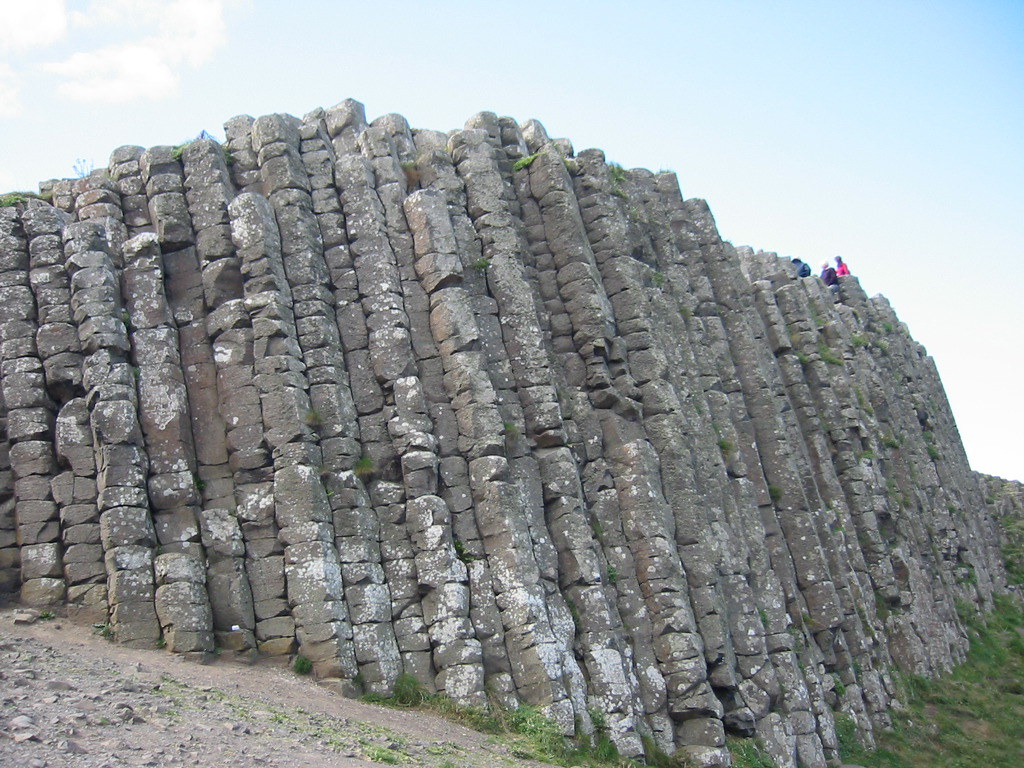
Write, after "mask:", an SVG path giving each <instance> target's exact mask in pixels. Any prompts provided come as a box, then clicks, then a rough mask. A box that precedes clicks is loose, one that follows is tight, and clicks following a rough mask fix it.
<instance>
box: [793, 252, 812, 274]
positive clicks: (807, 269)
mask: <svg viewBox="0 0 1024 768" xmlns="http://www.w3.org/2000/svg"><path fill="white" fill-rule="evenodd" d="M793 269H795V270H796V276H797V277H810V276H811V265H810V264H808V263H807V262H805V261H803V260H801V259H798V258H796V257H795V256H794V257H793Z"/></svg>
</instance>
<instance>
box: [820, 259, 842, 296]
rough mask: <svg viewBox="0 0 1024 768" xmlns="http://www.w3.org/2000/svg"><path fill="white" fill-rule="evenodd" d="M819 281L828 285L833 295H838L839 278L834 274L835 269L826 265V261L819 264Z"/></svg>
mask: <svg viewBox="0 0 1024 768" xmlns="http://www.w3.org/2000/svg"><path fill="white" fill-rule="evenodd" d="M821 282H823V283H824V284H825V285H827V286H828V289H829V290H830V291H831V292H832V295H833V296H838V295H839V278H838V277H837V276H836V271H835V270H834V269H832V267H830V266H829V265H828V262H827V261H826V262H825V263H824V264H822V265H821Z"/></svg>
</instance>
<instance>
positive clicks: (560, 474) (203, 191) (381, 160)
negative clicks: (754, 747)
mask: <svg viewBox="0 0 1024 768" xmlns="http://www.w3.org/2000/svg"><path fill="white" fill-rule="evenodd" d="M225 127H226V132H227V143H226V144H225V145H224V146H223V147H222V146H220V145H218V144H216V143H215V142H213V141H211V140H209V139H199V140H196V141H193V142H191V143H189V144H187V145H185V146H184V147H180V148H172V147H153V148H150V149H145V150H144V149H143V148H141V147H121V148H119V149H117V150H115V151H114V153H113V155H112V156H111V161H110V165H109V167H108V169H107V170H106V171H101V172H97V173H94V174H92V175H91V176H89V177H86V178H84V179H79V180H75V181H57V182H53V183H48V184H47V185H44V186H45V187H46V188H47V189H48V190H49V191H50V192H52V195H53V197H52V199H53V206H50V205H48V204H46V203H43V202H41V201H29V202H28V203H26V204H21V205H19V206H18V207H9V208H4V209H0V366H2V369H0V372H2V386H0V393H2V398H3V400H2V410H0V413H2V416H3V419H2V420H0V437H2V443H0V583H2V586H3V588H4V589H6V590H7V591H12V592H13V591H18V592H19V593H20V600H21V601H22V602H23V603H26V604H30V605H35V606H45V605H49V606H54V605H63V606H66V610H67V611H68V612H70V613H77V614H80V615H83V616H85V617H88V618H89V619H90V620H92V621H99V622H109V625H110V628H111V630H112V632H113V634H114V636H115V638H117V639H118V640H120V641H122V642H125V643H132V644H138V645H143V646H156V645H158V644H161V643H165V644H166V647H167V648H168V650H171V651H176V652H207V651H211V650H213V649H214V648H215V647H216V646H220V647H224V648H230V649H233V650H236V651H242V652H245V651H251V652H253V653H255V652H259V653H264V654H293V653H298V654H301V655H302V656H304V657H305V658H307V659H309V660H310V661H312V662H313V664H314V667H315V670H316V672H317V674H318V675H319V676H321V677H328V678H342V679H344V680H351V681H354V684H355V685H358V686H361V687H362V688H363V689H364V690H368V691H373V692H378V693H385V694H386V693H388V692H390V691H391V690H392V687H393V686H394V684H395V681H396V679H397V678H398V677H399V675H402V674H410V675H413V676H414V677H415V678H416V679H417V680H419V681H420V683H421V684H422V685H423V686H424V688H426V689H427V690H430V691H437V692H440V693H443V694H445V695H447V696H449V697H451V698H452V699H454V700H455V701H456V702H458V703H460V704H464V705H485V704H487V703H488V702H492V703H495V704H500V705H503V706H510V707H514V706H517V705H519V704H530V705H535V706H537V707H540V708H541V709H543V710H544V711H545V712H546V713H547V714H548V715H549V716H550V717H551V718H553V719H554V720H555V721H557V722H558V723H559V724H560V725H561V726H562V728H563V729H564V731H565V732H566V733H567V734H571V733H573V732H574V731H582V732H587V733H591V732H593V731H595V730H599V731H605V732H607V734H608V735H609V736H610V738H611V739H612V740H613V741H614V743H615V744H616V745H617V747H618V748H619V750H620V751H621V752H622V753H623V754H624V755H629V756H636V755H639V754H642V753H643V752H644V751H645V750H648V751H650V750H651V749H653V748H660V749H662V750H665V751H668V752H674V751H677V750H683V751H684V752H685V753H687V754H688V756H689V758H690V759H691V760H692V761H693V764H694V765H701V766H716V765H725V764H727V763H728V753H727V751H726V749H725V735H726V733H731V734H736V735H739V736H754V735H757V736H759V737H760V738H761V739H762V741H763V742H764V743H765V745H766V746H767V747H768V749H769V750H770V751H771V753H772V754H773V756H774V757H775V759H776V761H777V762H778V764H779V766H781V767H783V768H791V767H792V768H795V766H796V765H798V764H802V765H804V766H808V767H809V768H818V767H819V766H824V765H825V762H826V760H827V759H829V758H833V757H835V756H836V747H837V742H836V735H835V727H834V723H835V713H836V712H839V711H841V712H844V713H846V715H848V716H850V717H852V718H853V720H854V721H855V722H856V724H857V726H858V727H859V730H860V733H861V735H862V737H863V738H864V739H865V741H867V742H870V741H871V738H872V736H871V734H872V731H873V729H874V728H877V727H882V726H885V725H886V723H887V722H888V714H887V713H888V711H889V708H890V706H891V705H892V704H893V697H894V695H895V694H896V689H895V687H894V685H893V681H892V677H891V675H892V673H893V671H894V670H895V669H897V668H899V669H903V670H906V671H910V672H913V673H916V674H921V675H930V674H935V673H938V672H941V671H943V670H947V669H949V668H950V667H951V666H953V665H954V664H956V663H958V662H959V661H961V660H963V658H964V654H965V652H966V649H967V637H966V634H965V632H964V630H963V628H962V626H961V623H960V620H959V619H958V614H957V604H958V603H959V604H961V605H967V606H972V607H973V608H974V609H976V610H983V609H985V608H986V607H987V606H988V605H989V604H990V602H991V599H992V595H993V593H994V592H996V591H999V590H1002V589H1005V588H1006V575H1005V572H1004V570H1003V566H1002V564H1001V559H1000V552H999V535H998V531H997V528H996V525H995V523H994V522H993V520H994V518H993V516H992V514H991V513H990V511H989V510H988V509H987V508H986V503H985V496H986V491H985V490H983V487H982V484H981V481H980V480H979V478H978V477H976V476H975V475H974V474H973V473H972V472H971V470H970V468H969V466H968V463H967V459H966V456H965V454H964V451H963V448H962V446H961V443H960V439H959V436H958V433H957V431H956V427H955V424H954V421H953V416H952V414H951V412H950V409H949V405H948V403H947V401H946V398H945V396H944V394H943V390H942V386H941V383H940V381H939V378H938V375H937V373H936V370H935V366H934V364H933V362H932V360H931V359H930V358H928V357H927V356H926V354H925V351H924V350H923V349H922V348H921V347H920V346H919V345H918V344H916V343H915V342H914V341H913V340H912V339H911V338H910V336H909V335H908V333H907V329H906V328H905V327H904V326H903V325H902V324H901V323H900V322H899V320H898V319H897V317H896V316H895V314H894V313H893V311H892V309H891V308H890V306H889V305H888V303H887V302H886V301H885V300H884V299H882V298H870V299H869V298H868V297H867V296H866V295H865V294H864V292H863V291H862V290H861V288H860V286H859V284H858V283H857V281H856V279H854V278H849V277H847V278H843V279H842V280H841V292H840V297H839V301H838V303H836V302H835V301H834V300H833V298H832V296H831V295H830V294H829V293H828V291H827V290H825V289H824V288H823V286H822V285H821V284H820V282H819V281H818V280H817V279H816V278H804V279H800V278H797V277H796V276H794V275H793V274H792V270H791V268H790V265H789V263H788V261H786V260H783V259H779V258H778V257H776V256H775V255H774V254H770V253H763V252H757V253H755V252H753V251H751V250H750V249H745V248H735V247H733V246H732V245H730V244H729V243H728V242H725V241H723V240H722V239H721V237H720V236H719V234H718V232H717V230H716V227H715V223H714V220H713V218H712V216H711V214H710V211H709V209H708V207H707V206H706V204H705V203H704V202H703V201H701V200H685V199H683V197H682V196H681V194H680V191H679V187H678V184H677V181H676V179H675V177H674V176H673V175H672V174H670V173H658V174H654V173H650V172H648V171H644V170H631V171H624V170H623V169H622V168H620V167H618V166H616V165H614V164H612V165H610V164H608V163H607V162H606V160H605V158H604V155H603V154H602V153H601V152H600V151H598V150H587V151H584V152H581V153H579V154H578V155H577V154H575V153H574V152H573V149H572V146H571V145H570V144H569V142H568V141H566V140H562V139H549V138H548V136H547V135H546V133H545V131H544V129H543V127H542V126H541V125H540V124H539V123H537V122H535V121H530V122H528V123H526V124H524V125H521V126H520V125H518V124H517V123H516V122H514V121H513V120H511V119H510V118H506V117H497V116H495V115H494V114H491V113H480V114H478V115H475V116H474V117H472V118H471V119H470V120H469V121H468V123H467V124H466V127H465V128H464V129H463V130H457V131H452V132H450V133H448V134H444V133H438V132H435V131H423V130H412V129H410V127H409V126H408V124H407V123H406V121H405V120H404V119H403V118H402V117H400V116H398V115H386V116H384V117H381V118H378V119H377V120H374V121H373V122H367V120H366V118H365V115H364V111H363V107H362V105H361V104H359V103H357V102H354V101H346V102H343V103H341V104H339V105H337V106H336V107H333V108H331V109H328V110H322V109H318V110H316V111H314V112H311V113H310V114H308V115H307V116H306V117H304V118H303V119H301V120H300V119H297V118H294V117H291V116H288V115H267V116H264V117H260V118H258V119H255V120H254V119H253V118H251V117H248V116H243V117H236V118H233V119H232V120H230V121H229V122H228V123H227V124H226V126H225Z"/></svg>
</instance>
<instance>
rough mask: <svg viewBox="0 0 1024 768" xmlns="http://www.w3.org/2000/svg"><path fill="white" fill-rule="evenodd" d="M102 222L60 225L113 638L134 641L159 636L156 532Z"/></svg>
mask: <svg viewBox="0 0 1024 768" xmlns="http://www.w3.org/2000/svg"><path fill="white" fill-rule="evenodd" d="M106 235H107V232H106V229H105V227H104V226H103V225H101V224H99V223H96V222H93V221H82V222H79V223H75V224H70V225H68V226H67V227H65V228H64V235H63V236H64V252H65V255H66V257H67V260H66V264H67V269H68V274H69V275H70V278H71V308H72V312H73V316H74V319H75V322H76V323H77V324H78V336H79V341H80V342H81V346H82V353H83V355H84V360H83V376H82V384H83V387H84V388H85V391H86V404H87V407H88V410H89V426H90V430H91V432H92V442H93V452H94V457H95V462H96V488H97V491H98V493H97V505H98V508H99V512H100V540H101V543H102V545H103V551H104V563H105V566H106V570H107V600H108V606H109V610H110V618H111V624H112V626H113V632H114V636H115V637H116V638H117V639H118V640H119V641H122V642H125V643H129V644H133V645H154V644H155V643H156V642H157V641H158V640H159V638H160V625H159V622H158V621H157V616H156V610H155V605H154V600H155V584H154V578H153V557H154V546H155V545H156V534H155V530H154V528H153V521H152V518H151V516H150V507H149V497H148V494H147V489H146V477H147V472H148V466H149V457H148V456H147V455H146V452H145V450H144V442H143V438H142V431H141V429H140V426H139V419H138V413H137V408H138V397H137V393H136V385H135V372H134V371H133V370H132V366H131V365H130V363H129V361H128V354H129V352H130V345H129V341H128V333H127V329H126V326H125V314H124V311H125V310H124V305H123V303H122V298H121V285H120V280H119V279H118V276H117V271H116V269H115V266H114V262H113V259H112V258H111V255H110V253H109V252H108V250H107V249H108V248H109V245H108V242H109V241H108V240H107V237H106Z"/></svg>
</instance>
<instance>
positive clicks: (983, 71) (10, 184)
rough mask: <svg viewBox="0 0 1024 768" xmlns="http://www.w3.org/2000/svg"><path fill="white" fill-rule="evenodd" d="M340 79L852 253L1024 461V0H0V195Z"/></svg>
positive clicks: (1019, 473)
mask: <svg viewBox="0 0 1024 768" xmlns="http://www.w3.org/2000/svg"><path fill="white" fill-rule="evenodd" d="M346 98H355V99H357V100H359V101H361V102H363V103H364V104H365V105H366V112H367V116H368V117H369V118H371V119H372V118H374V117H377V116H379V115H383V114H387V113H389V112H398V113H400V114H402V115H404V116H405V117H406V118H407V119H408V120H409V122H410V123H411V124H412V125H413V127H418V128H431V129H437V130H449V129H452V128H458V127H461V126H462V125H463V124H464V123H465V121H466V119H467V118H469V117H470V116H471V115H473V114H475V113H476V112H479V111H483V110H489V111H493V112H497V113H498V114H500V115H510V116H512V117H514V118H515V119H517V120H519V121H520V122H522V121H525V120H527V119H530V118H536V119H538V120H540V121H541V122H542V123H543V124H544V125H545V127H546V128H547V129H548V132H549V134H550V135H551V136H558V137H566V138H569V139H571V140H572V142H573V144H574V146H575V147H576V149H577V150H582V149H585V148H588V147H599V148H601V149H603V150H604V151H605V154H606V155H607V157H608V159H609V160H610V161H615V162H618V163H620V164H622V165H623V166H625V167H628V168H629V167H644V168H650V169H652V170H660V169H671V170H674V171H676V172H677V173H678V175H679V180H680V186H681V188H682V191H683V194H684V195H685V196H686V197H701V198H705V199H706V200H708V202H709V204H710V206H711V209H712V211H713V213H714V214H715V218H716V220H717V222H718V227H719V230H720V231H721V233H722V236H723V237H724V238H726V239H728V240H730V241H731V242H733V243H734V244H736V245H749V246H752V247H754V248H760V249H764V250H769V251H776V252H778V253H780V254H783V255H787V256H791V255H792V256H800V257H801V258H803V259H805V260H806V261H808V262H810V263H811V264H812V265H813V266H817V265H819V264H820V263H821V262H822V261H824V260H825V259H827V258H831V257H833V256H835V255H836V254H842V255H843V256H844V258H845V260H846V261H847V263H848V264H849V265H850V266H851V268H852V270H853V272H854V274H856V275H857V276H858V277H859V278H860V279H861V282H862V284H863V285H864V287H865V289H866V290H867V291H868V293H869V294H872V295H873V294H876V293H881V294H883V295H885V296H886V297H887V298H888V299H889V300H890V301H891V302H892V304H893V306H894V308H895V309H896V312H897V313H898V315H899V316H900V318H901V319H902V320H903V321H904V322H906V323H907V324H908V325H909V327H910V331H911V333H912V335H913V336H914V337H915V338H916V339H917V340H918V341H919V342H921V343H922V344H924V345H925V347H926V348H927V349H928V352H929V353H930V354H931V355H932V356H933V357H934V358H935V359H936V362H937V365H938V368H939V372H940V374H941V376H942V380H943V383H944V384H945V387H946V392H947V394H948V396H949V399H950V401H951V403H952V406H953V411H954V414H955V416H956V419H957V423H958V426H959V429H960V433H961V436H962V438H963V440H964V444H965V446H966V449H967V453H968V456H969V458H970V460H971V465H972V467H973V468H974V469H976V470H978V471H982V472H986V473H990V474H996V475H1000V476H1002V477H1006V478H1012V479H1017V480H1024V407H1022V405H1021V401H1022V385H1021V382H1022V381H1024V345H1022V344H1021V341H1020V339H1021V336H1022V334H1024V310H1022V306H1024V302H1022V301H1021V297H1020V294H1021V290H1022V288H1024V281H1022V279H1021V265H1022V264H1024V245H1022V244H1024V2H1021V0H1005V1H1004V2H995V1H992V2H987V1H986V0H969V1H968V0H962V1H961V2H953V1H951V0H929V1H927V2H926V1H924V0H888V1H887V2H874V1H873V0H858V2H853V3H839V2H822V1H821V0H815V1H813V2H811V1H804V0H793V2H778V1H772V0H748V1H740V0H719V1H718V2H707V1H706V0H675V1H674V2H670V1H665V2H658V1H654V0H650V1H647V2H644V1H643V0H634V1H633V2H630V3H623V2H604V1H602V0H589V1H588V2H577V1H576V0H563V1H561V2H559V0H547V2H535V1H534V0H521V1H520V2H516V3H494V2H486V1H484V0H475V1H470V0H465V1H463V2H456V1H454V0H453V1H445V0H432V1H431V2H413V1H407V2H393V1H392V2H388V1H387V0H379V1H378V2H367V1H366V0H362V1H360V2H350V1H349V0H335V1H333V2H330V1H328V0H323V1H314V0H305V1H304V2H295V3H288V4H286V3H281V2H276V1H274V0H32V1H31V2H26V1H25V0H0V192H2V191H7V190H13V189H28V190H34V189H36V188H37V184H38V182H39V181H40V180H43V179H48V178H55V177H56V178H63V177H70V176H74V175H75V171H76V169H88V168H90V167H97V168H99V167H103V166H105V165H106V163H107V159H108V158H109V155H110V152H111V151H112V150H113V149H114V148H116V147H118V146H120V145H122V144H141V145H143V146H154V145H158V144H179V143H181V142H183V141H186V140H188V139H190V138H193V137H195V136H196V135H198V134H199V132H200V131H203V130H205V131H207V132H208V133H210V134H212V135H214V136H222V135H223V131H222V127H221V126H222V125H223V123H224V122H225V121H226V120H227V119H228V118H230V117H232V116H234V115H237V114H251V115H254V116H258V115H261V114H268V113H273V112H288V113H291V114H294V115H299V116H301V115H303V114H305V113H306V112H309V111H310V110H312V109H314V108H316V107H318V106H323V107H329V106H332V105H333V104H336V103H338V102H340V101H342V100H343V99H346Z"/></svg>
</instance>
